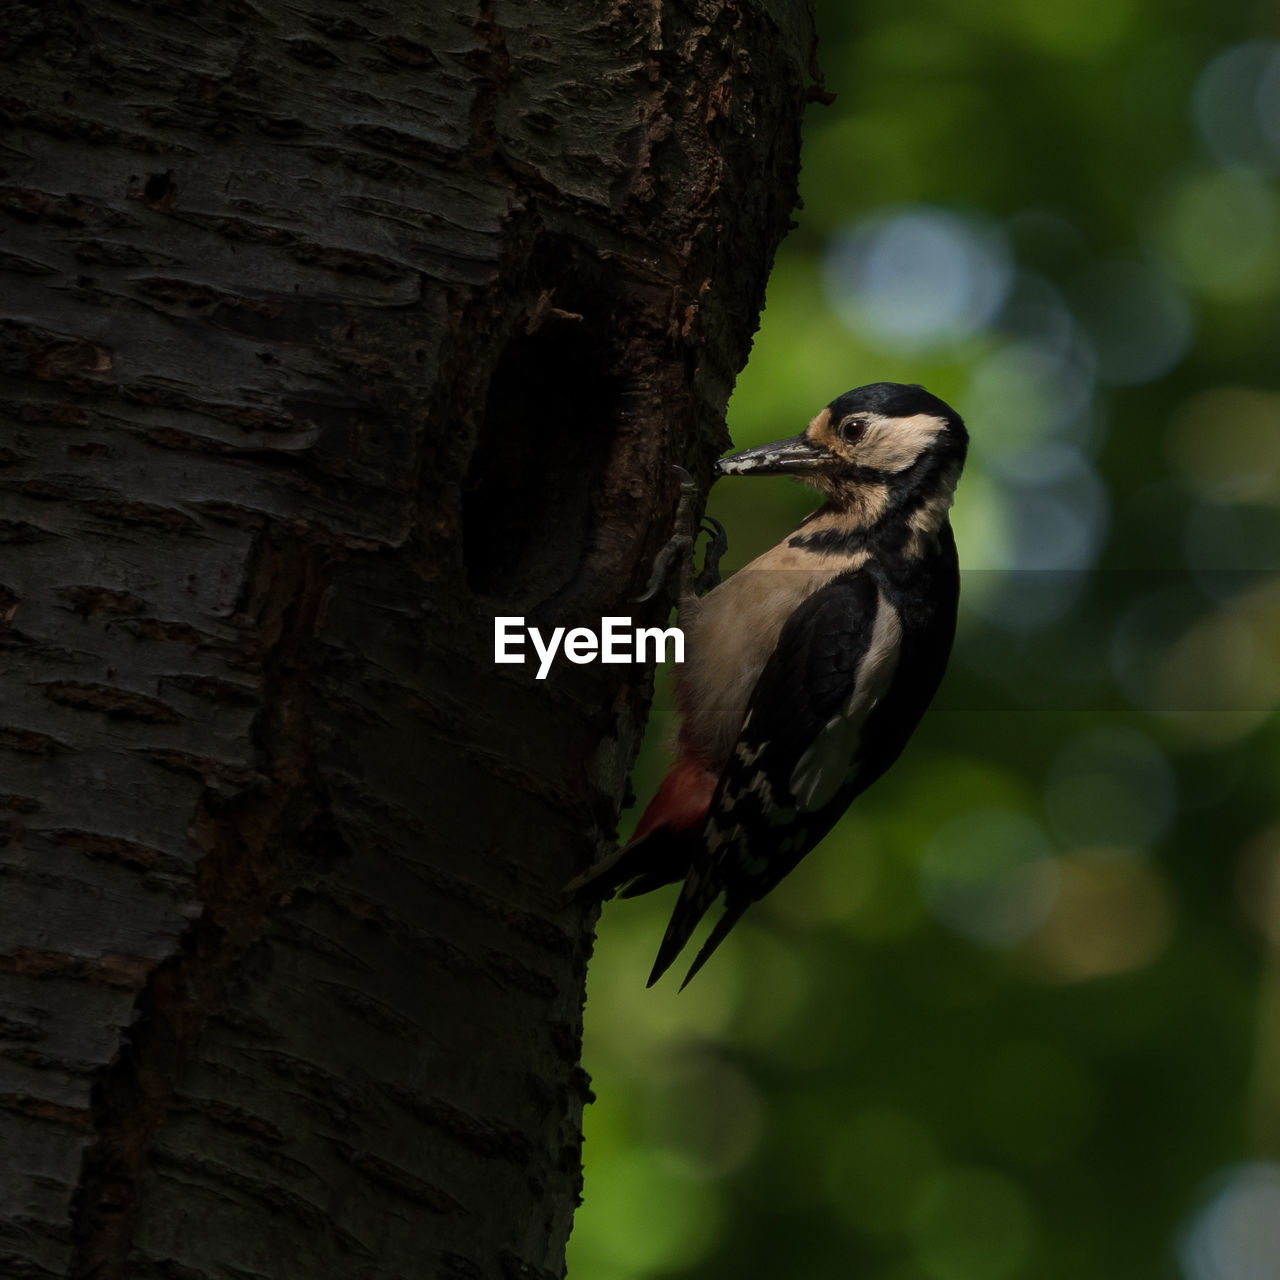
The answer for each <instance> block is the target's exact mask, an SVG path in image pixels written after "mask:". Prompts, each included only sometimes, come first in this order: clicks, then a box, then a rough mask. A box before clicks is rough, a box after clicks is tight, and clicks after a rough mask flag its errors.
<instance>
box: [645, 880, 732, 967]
mask: <svg viewBox="0 0 1280 1280" xmlns="http://www.w3.org/2000/svg"><path fill="white" fill-rule="evenodd" d="M719 896H720V888H719V886H718V885H716V884H712V883H709V881H708V878H706V877H699V878H698V879H697V880H696V881H695V880H694V879H689V880H686V881H685V882H684V888H683V889H681V890H680V897H679V898H677V899H676V908H675V910H674V911H673V912H672V913H671V920H670V923H669V924H668V925H667V931H666V933H665V934H663V935H662V943H661V945H660V946H659V947H658V958H657V959H656V960H655V961H654V962H653V972H652V973H650V974H649V981H648V982H647V983H645V986H647V987H651V986H653V984H654V983H655V982H657V980H658V979H659V978H660V977H662V975H663V974H664V973H666V971H667V970H668V969H670V968H671V965H672V963H673V962H674V961H675V958H676V956H678V955H679V954H680V952H682V951H683V950H684V948H685V944H686V943H687V942H688V941H689V939H690V937H691V936H692V934H693V931H694V930H695V929H696V928H697V927H698V921H699V920H701V919H702V917H703V916H705V915H706V914H707V908H708V907H709V906H710V905H711V904H712V903H713V902H714V901H715V900H716V899H717V898H718V897H719ZM708 954H710V953H709V952H708ZM686 981H687V979H686Z"/></svg>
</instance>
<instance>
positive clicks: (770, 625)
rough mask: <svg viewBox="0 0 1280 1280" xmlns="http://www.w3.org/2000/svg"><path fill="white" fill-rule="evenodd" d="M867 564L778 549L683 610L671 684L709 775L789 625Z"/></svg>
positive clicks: (692, 747) (691, 746)
mask: <svg viewBox="0 0 1280 1280" xmlns="http://www.w3.org/2000/svg"><path fill="white" fill-rule="evenodd" d="M825 527H828V526H827V522H825V521H824V522H822V523H821V524H819V522H817V521H814V522H812V523H811V524H810V525H808V526H807V527H806V532H808V531H810V530H812V531H820V530H821V529H822V528H825ZM867 559H868V555H867V553H866V552H865V551H858V552H854V553H852V554H850V553H847V552H831V551H820V550H814V549H813V548H808V547H793V546H791V545H790V544H789V542H783V543H781V544H780V545H778V546H776V547H773V548H771V549H770V550H769V551H766V552H765V553H764V555H762V556H759V557H757V558H756V559H755V560H753V561H751V563H750V564H748V565H747V566H746V567H745V568H743V569H740V570H738V572H737V573H735V574H734V575H733V577H731V578H730V579H729V580H728V581H727V582H723V583H721V584H720V586H718V587H716V588H715V590H714V591H709V592H708V593H707V594H706V595H705V596H703V597H702V599H701V600H688V601H686V602H685V603H684V605H683V607H682V609H681V614H680V617H681V622H682V624H683V625H684V628H685V642H686V648H685V663H684V666H683V667H682V668H680V669H679V673H678V675H677V677H676V679H677V691H678V694H679V698H680V705H681V711H682V713H683V717H684V719H683V725H682V727H681V733H680V736H681V743H682V746H683V747H684V748H685V749H686V750H688V751H691V752H694V753H696V754H698V755H700V756H701V757H702V758H704V759H705V760H706V761H707V762H708V765H709V767H710V768H712V769H714V770H718V769H720V768H722V767H723V765H724V763H725V761H726V760H727V759H728V758H729V753H730V752H731V751H732V750H733V744H734V743H735V742H736V741H737V739H738V735H739V733H740V732H741V730H742V721H743V719H744V718H745V716H746V712H747V702H748V700H749V699H750V697H751V691H752V689H754V688H755V684H756V681H757V680H758V679H759V678H760V672H761V671H762V670H763V669H764V664H765V663H766V662H767V661H768V660H769V655H770V654H771V653H772V652H773V651H774V649H775V648H776V647H777V644H778V636H779V634H780V632H781V631H782V628H783V625H784V624H785V623H786V621H787V619H788V618H789V617H790V616H791V615H792V613H794V612H795V610H796V609H797V608H798V607H799V606H800V605H801V604H802V603H803V602H804V601H805V600H806V599H807V598H808V597H809V596H811V595H812V594H813V593H814V592H815V591H817V590H818V589H819V588H821V587H824V586H826V584H827V583H828V582H830V581H831V579H832V578H834V577H835V576H836V575H837V574H840V573H844V572H846V571H848V570H850V569H856V568H858V567H859V566H861V565H863V564H865V563H866V561H867Z"/></svg>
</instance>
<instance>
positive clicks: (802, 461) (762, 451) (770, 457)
mask: <svg viewBox="0 0 1280 1280" xmlns="http://www.w3.org/2000/svg"><path fill="white" fill-rule="evenodd" d="M830 459H831V455H830V454H829V453H828V452H827V451H826V450H825V449H822V448H819V447H818V446H817V445H812V444H810V443H809V442H808V441H807V440H806V439H805V438H804V436H793V437H792V438H791V439H790V440H777V441H775V442H774V443H773V444H760V445H756V447H755V448H754V449H744V450H743V451H742V452H741V453H731V454H730V455H729V456H728V457H727V458H721V459H720V461H719V462H717V463H716V475H718V476H780V475H790V474H793V473H795V472H804V471H816V470H817V469H818V468H819V467H821V466H822V465H823V464H824V463H826V462H829V461H830Z"/></svg>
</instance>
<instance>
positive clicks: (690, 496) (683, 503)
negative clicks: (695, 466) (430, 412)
mask: <svg viewBox="0 0 1280 1280" xmlns="http://www.w3.org/2000/svg"><path fill="white" fill-rule="evenodd" d="M671 469H672V471H674V472H675V473H676V475H678V476H679V477H680V504H679V506H677V507H676V518H675V527H676V532H675V533H673V534H672V535H671V537H670V538H668V539H667V541H666V543H665V544H664V545H663V548H662V550H661V551H659V552H658V554H657V555H656V556H655V557H654V561H653V572H652V573H650V575H649V581H648V583H647V585H646V586H645V589H644V592H643V593H642V594H641V595H638V596H636V598H635V599H634V600H633V601H632V602H631V603H632V604H643V603H644V602H645V601H646V600H652V599H653V597H654V596H656V595H657V594H658V592H659V591H660V590H661V588H662V584H663V583H664V582H666V580H667V575H668V574H669V573H670V571H671V563H672V561H673V560H675V559H676V558H677V556H678V557H680V562H681V563H680V595H681V597H683V596H685V595H688V594H690V593H694V592H696V593H697V594H698V595H705V594H706V592H708V591H710V590H711V588H712V587H715V586H718V585H719V584H720V557H721V556H723V555H724V553H725V552H726V551H727V550H728V547H729V539H728V537H727V536H726V534H725V531H724V525H722V524H721V523H720V521H719V520H717V519H716V518H715V517H714V516H703V517H702V519H701V520H700V521H699V522H698V524H697V525H696V526H695V525H694V523H693V518H692V515H693V506H694V504H695V503H696V502H697V500H698V486H697V484H696V483H695V482H694V479H693V477H692V476H691V475H690V474H689V473H688V472H687V471H686V470H685V469H684V468H683V467H680V466H677V465H676V464H675V463H672V464H671ZM688 528H692V529H693V532H692V533H686V532H683V530H685V529H688ZM699 533H705V534H707V535H709V537H710V538H711V541H710V542H709V543H708V544H707V550H706V553H705V555H704V557H703V562H702V571H701V572H700V573H699V574H697V575H696V576H695V575H694V571H693V553H694V545H695V543H696V541H697V537H698V534H699Z"/></svg>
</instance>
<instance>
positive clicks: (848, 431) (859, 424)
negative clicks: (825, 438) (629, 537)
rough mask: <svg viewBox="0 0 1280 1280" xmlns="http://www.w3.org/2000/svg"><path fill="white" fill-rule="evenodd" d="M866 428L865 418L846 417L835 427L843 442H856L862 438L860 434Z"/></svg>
mask: <svg viewBox="0 0 1280 1280" xmlns="http://www.w3.org/2000/svg"><path fill="white" fill-rule="evenodd" d="M866 429H867V423H866V419H865V418H846V419H845V420H844V421H843V422H842V423H841V424H840V425H839V427H837V428H836V430H837V432H838V433H839V436H840V439H841V440H843V441H844V442H845V444H856V443H857V441H859V440H861V439H862V434H863V432H864V431H866Z"/></svg>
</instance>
